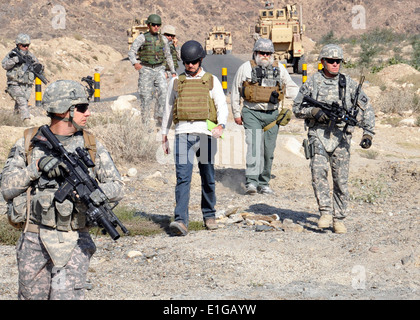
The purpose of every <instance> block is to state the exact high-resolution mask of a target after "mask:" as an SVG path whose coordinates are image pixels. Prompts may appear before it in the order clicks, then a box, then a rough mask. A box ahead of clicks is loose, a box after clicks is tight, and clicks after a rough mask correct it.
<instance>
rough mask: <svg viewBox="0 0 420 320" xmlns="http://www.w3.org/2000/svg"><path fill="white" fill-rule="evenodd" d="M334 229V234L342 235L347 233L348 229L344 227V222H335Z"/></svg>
mask: <svg viewBox="0 0 420 320" xmlns="http://www.w3.org/2000/svg"><path fill="white" fill-rule="evenodd" d="M333 229H334V233H339V234H342V233H346V232H347V228H346V226H345V225H344V222H343V220H334V223H333Z"/></svg>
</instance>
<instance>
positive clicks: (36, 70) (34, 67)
mask: <svg viewBox="0 0 420 320" xmlns="http://www.w3.org/2000/svg"><path fill="white" fill-rule="evenodd" d="M14 56H18V57H19V60H20V61H23V62H22V63H24V66H23V71H24V72H26V71H27V70H29V71H30V72H32V73H33V74H34V75H35V76H36V77H38V78H39V79H40V80H41V81H42V82H43V83H44V84H47V83H48V80H47V78H45V76H44V73H43V71H44V70H43V69H44V67H43V66H42V64H40V63H36V62H35V61H34V60H33V59H32V57H31V56H29V55H23V54H22V53H20V52H19V49H17V48H15V49H13V50H12V53H11V55H10V57H14Z"/></svg>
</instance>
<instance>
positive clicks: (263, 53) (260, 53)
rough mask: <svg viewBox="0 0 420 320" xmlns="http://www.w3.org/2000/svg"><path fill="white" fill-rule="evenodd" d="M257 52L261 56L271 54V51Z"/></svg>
mask: <svg viewBox="0 0 420 320" xmlns="http://www.w3.org/2000/svg"><path fill="white" fill-rule="evenodd" d="M257 53H258V54H259V55H261V56H271V52H264V51H257Z"/></svg>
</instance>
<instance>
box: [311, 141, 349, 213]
mask: <svg viewBox="0 0 420 320" xmlns="http://www.w3.org/2000/svg"><path fill="white" fill-rule="evenodd" d="M312 139H313V137H312ZM312 139H311V138H310V141H311V140H312ZM350 142H351V135H348V136H346V137H344V138H343V139H342V141H341V143H340V144H339V145H338V147H337V148H336V149H335V150H334V151H333V152H329V153H327V152H326V151H325V150H323V147H322V144H321V142H320V141H319V139H317V138H315V139H314V140H313V142H312V143H314V144H315V155H314V156H313V157H312V159H311V163H310V167H311V172H312V187H313V189H314V193H315V197H316V200H317V202H318V208H319V212H320V214H321V215H324V214H329V215H333V217H334V218H335V219H344V218H345V216H346V214H345V213H346V209H347V203H348V199H349V192H348V186H347V181H348V177H349V164H350ZM330 168H331V175H332V181H333V193H332V200H331V196H330V187H329V183H328V172H329V170H330Z"/></svg>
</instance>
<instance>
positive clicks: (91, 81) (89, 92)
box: [82, 76, 95, 100]
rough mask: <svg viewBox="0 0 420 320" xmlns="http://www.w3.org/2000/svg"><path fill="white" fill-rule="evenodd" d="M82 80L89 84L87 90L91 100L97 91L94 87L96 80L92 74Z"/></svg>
mask: <svg viewBox="0 0 420 320" xmlns="http://www.w3.org/2000/svg"><path fill="white" fill-rule="evenodd" d="M82 81H84V82H86V84H87V87H86V90H87V92H88V94H89V96H88V100H90V98H92V96H93V94H94V93H95V89H94V87H93V85H94V83H95V81H94V80H93V78H92V77H91V76H87V77H83V78H82Z"/></svg>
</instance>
